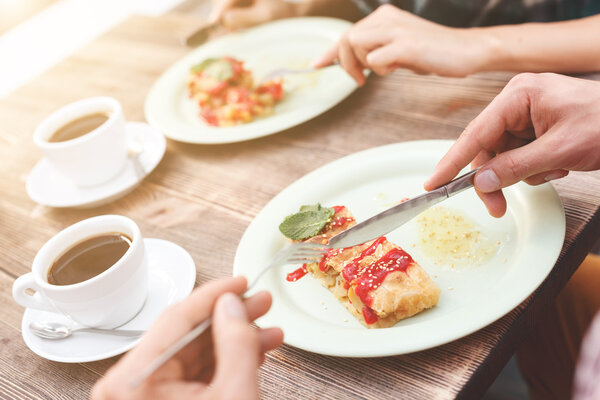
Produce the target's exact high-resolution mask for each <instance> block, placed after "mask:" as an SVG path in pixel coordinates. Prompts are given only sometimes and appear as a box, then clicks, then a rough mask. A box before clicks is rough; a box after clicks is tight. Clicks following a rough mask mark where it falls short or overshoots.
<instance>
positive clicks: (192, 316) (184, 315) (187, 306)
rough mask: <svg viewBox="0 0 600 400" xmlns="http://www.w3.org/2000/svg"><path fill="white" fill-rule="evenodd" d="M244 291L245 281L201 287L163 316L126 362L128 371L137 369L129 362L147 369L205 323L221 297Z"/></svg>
mask: <svg viewBox="0 0 600 400" xmlns="http://www.w3.org/2000/svg"><path fill="white" fill-rule="evenodd" d="M245 289H246V279H245V278H244V277H235V278H228V279H220V280H215V281H211V282H208V283H206V284H204V285H202V286H200V287H199V288H197V289H195V290H194V291H193V292H192V294H190V296H188V297H187V298H186V299H184V300H183V301H181V302H179V303H177V304H175V305H174V306H172V307H170V308H169V309H167V310H166V311H165V312H163V314H162V315H161V316H160V317H159V318H158V320H157V321H156V322H155V323H154V325H152V327H151V328H150V330H149V331H148V332H147V333H146V334H145V335H144V336H143V338H142V341H141V342H140V344H139V345H138V346H136V348H135V349H134V350H133V351H131V352H130V353H128V354H127V356H126V357H125V359H124V361H127V365H128V367H129V368H135V366H133V365H129V363H130V362H131V363H134V364H135V365H138V366H139V365H145V364H146V363H147V362H149V361H150V360H153V359H154V358H155V357H156V355H158V354H160V353H162V352H163V351H164V350H165V349H166V348H167V347H169V346H170V345H171V344H172V343H174V342H175V341H177V340H178V339H179V338H180V337H181V336H183V335H184V334H186V333H187V332H189V331H190V330H192V329H193V328H194V327H195V326H196V325H198V324H199V323H200V322H201V321H203V320H204V319H206V318H207V317H208V316H209V315H210V314H211V311H212V309H213V307H214V304H215V302H216V300H217V298H218V297H219V296H220V295H221V294H223V293H225V292H233V293H236V294H238V295H239V294H241V293H242V292H243V291H244V290H245Z"/></svg>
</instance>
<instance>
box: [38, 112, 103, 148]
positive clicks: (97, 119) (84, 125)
mask: <svg viewBox="0 0 600 400" xmlns="http://www.w3.org/2000/svg"><path fill="white" fill-rule="evenodd" d="M107 120H108V115H106V114H101V113H96V114H90V115H86V116H83V117H80V118H77V119H75V120H73V121H71V122H69V123H68V124H66V125H64V126H62V127H61V128H59V129H57V130H56V132H54V133H53V134H52V136H50V139H48V141H49V142H66V141H67V140H73V139H76V138H78V137H79V136H83V135H85V134H87V133H90V132H91V131H93V130H94V129H96V128H98V127H99V126H100V125H102V124H103V123H105V122H106V121H107Z"/></svg>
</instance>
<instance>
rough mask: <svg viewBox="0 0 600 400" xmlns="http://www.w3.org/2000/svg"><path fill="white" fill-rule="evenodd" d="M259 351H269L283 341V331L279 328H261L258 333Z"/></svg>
mask: <svg viewBox="0 0 600 400" xmlns="http://www.w3.org/2000/svg"><path fill="white" fill-rule="evenodd" d="M258 339H259V342H260V351H261V353H266V352H269V351H271V350H273V349H275V348H277V347H279V346H281V343H283V331H282V330H281V329H280V328H266V329H261V330H260V331H259V334H258Z"/></svg>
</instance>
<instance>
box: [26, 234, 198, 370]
mask: <svg viewBox="0 0 600 400" xmlns="http://www.w3.org/2000/svg"><path fill="white" fill-rule="evenodd" d="M144 244H145V245H146V251H147V252H148V260H149V264H148V266H149V273H150V279H149V285H150V287H149V290H148V298H147V299H146V303H145V304H144V307H143V308H142V310H141V311H140V312H139V313H138V315H136V316H135V317H134V318H133V319H132V320H131V321H129V322H128V323H126V324H125V325H123V326H121V327H119V329H136V330H138V329H139V330H147V329H148V328H149V327H150V325H152V323H153V322H154V320H155V319H156V318H157V317H158V315H159V314H160V313H161V312H162V311H163V310H164V309H165V308H167V307H168V306H169V305H171V304H174V303H177V302H178V301H180V300H183V299H184V298H185V297H186V296H187V295H189V294H190V292H191V291H192V289H193V287H194V282H195V281H196V267H195V265H194V260H193V259H192V257H191V256H190V255H189V253H188V252H187V251H185V250H184V249H183V248H182V247H180V246H178V245H176V244H175V243H171V242H168V241H166V240H161V239H144ZM32 321H38V322H43V321H47V322H58V323H62V324H66V325H69V326H72V327H74V328H77V325H76V324H75V323H74V322H73V321H71V320H70V319H69V318H67V317H65V316H63V315H61V314H56V313H52V312H47V311H40V310H34V309H31V308H28V309H26V310H25V314H23V320H22V322H21V331H22V333H23V340H24V341H25V344H26V345H27V347H29V348H30V349H31V351H33V352H34V353H35V354H37V355H39V356H41V357H44V358H47V359H48V360H52V361H59V362H65V363H77V362H90V361H97V360H103V359H105V358H110V357H113V356H116V355H117V354H121V353H124V352H126V351H127V350H129V349H131V348H132V347H133V346H135V345H136V344H137V343H138V342H139V339H133V338H126V337H119V336H110V335H104V334H98V333H81V332H75V333H73V335H72V336H69V337H68V338H66V339H61V340H48V339H42V338H39V337H37V336H35V335H33V334H32V333H31V332H30V331H29V323H30V322H32Z"/></svg>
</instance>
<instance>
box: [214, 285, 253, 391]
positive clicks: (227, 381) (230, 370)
mask: <svg viewBox="0 0 600 400" xmlns="http://www.w3.org/2000/svg"><path fill="white" fill-rule="evenodd" d="M213 318H214V321H213V330H212V331H213V341H214V346H215V358H216V364H217V369H216V372H215V378H214V380H213V382H212V386H213V388H214V389H215V390H216V391H217V392H218V394H219V396H220V398H235V397H236V394H239V393H245V394H247V396H248V397H247V398H258V382H257V379H258V378H257V369H258V366H259V363H260V359H259V356H260V342H259V337H258V332H257V331H256V330H255V329H253V328H252V327H251V326H250V325H249V324H248V315H247V314H246V308H245V307H244V305H243V304H242V301H241V300H240V299H239V297H237V296H236V295H234V294H232V293H225V294H223V295H222V296H221V297H220V298H219V300H217V304H216V306H215V311H214V314H213Z"/></svg>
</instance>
